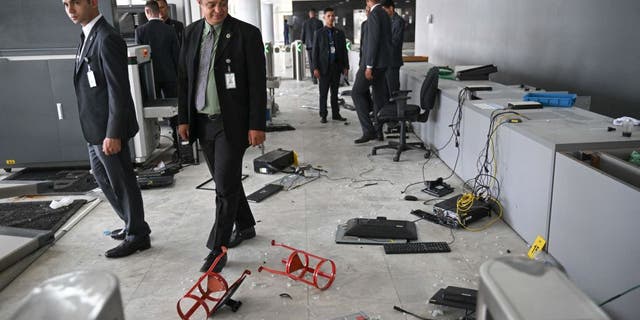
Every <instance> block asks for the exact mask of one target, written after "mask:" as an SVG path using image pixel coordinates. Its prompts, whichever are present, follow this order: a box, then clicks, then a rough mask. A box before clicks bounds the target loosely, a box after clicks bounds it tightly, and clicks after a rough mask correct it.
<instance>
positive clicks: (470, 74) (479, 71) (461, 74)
mask: <svg viewBox="0 0 640 320" xmlns="http://www.w3.org/2000/svg"><path fill="white" fill-rule="evenodd" d="M494 72H498V67H496V66H495V65H492V64H487V65H483V66H472V67H469V68H465V69H462V70H459V71H458V72H457V73H456V78H457V79H458V80H460V81H464V80H489V75H490V74H492V73H494Z"/></svg>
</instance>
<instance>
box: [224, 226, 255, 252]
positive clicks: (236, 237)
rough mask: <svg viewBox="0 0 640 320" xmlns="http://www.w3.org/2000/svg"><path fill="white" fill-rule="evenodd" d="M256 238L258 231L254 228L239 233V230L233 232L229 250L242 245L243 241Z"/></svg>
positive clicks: (228, 246)
mask: <svg viewBox="0 0 640 320" xmlns="http://www.w3.org/2000/svg"><path fill="white" fill-rule="evenodd" d="M255 236H256V229H255V228H254V227H251V228H247V229H244V230H240V231H238V230H237V229H236V230H233V232H231V238H229V244H228V245H227V248H235V247H237V246H238V245H239V244H240V243H242V241H244V240H249V239H251V238H255Z"/></svg>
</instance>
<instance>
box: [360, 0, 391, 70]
mask: <svg viewBox="0 0 640 320" xmlns="http://www.w3.org/2000/svg"><path fill="white" fill-rule="evenodd" d="M362 56H363V58H364V59H361V60H360V66H361V67H365V66H372V67H373V68H375V69H383V68H387V67H389V66H390V64H391V58H392V46H391V18H390V17H389V15H388V14H387V12H386V11H384V9H383V8H382V5H377V6H376V7H375V8H373V10H371V12H370V13H369V17H367V33H366V35H365V40H364V52H363V55H362Z"/></svg>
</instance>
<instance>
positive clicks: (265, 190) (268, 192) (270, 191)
mask: <svg viewBox="0 0 640 320" xmlns="http://www.w3.org/2000/svg"><path fill="white" fill-rule="evenodd" d="M282 188H283V187H282V185H279V184H272V183H270V184H268V185H266V186H264V187H262V188H260V190H258V191H256V192H254V193H252V194H250V195H248V196H247V200H248V201H251V202H255V203H258V202H260V201H262V200H264V199H266V198H269V197H271V196H272V195H274V194H276V193H278V192H280V191H281V190H282Z"/></svg>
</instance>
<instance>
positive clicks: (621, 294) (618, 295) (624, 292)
mask: <svg viewBox="0 0 640 320" xmlns="http://www.w3.org/2000/svg"><path fill="white" fill-rule="evenodd" d="M638 288H640V284H639V285H637V286H635V287H631V288H630V289H627V290H625V291H623V292H621V293H619V294H617V295H615V296H613V297H611V298H609V299H607V300H605V301H604V302H602V303H601V304H599V305H598V306H600V307H602V306H604V305H605V304H607V303H609V302H611V301H613V300H616V299H618V298H620V297H622V296H624V295H625V294H627V293H629V292H631V291H633V290H636V289H638Z"/></svg>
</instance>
